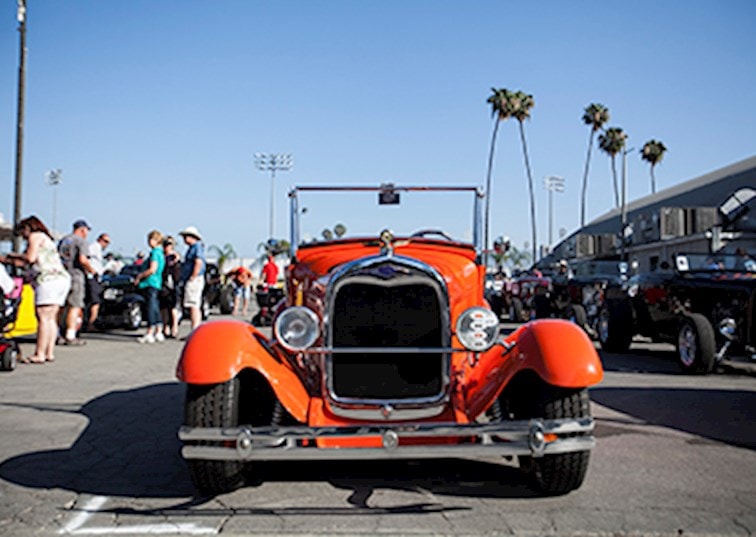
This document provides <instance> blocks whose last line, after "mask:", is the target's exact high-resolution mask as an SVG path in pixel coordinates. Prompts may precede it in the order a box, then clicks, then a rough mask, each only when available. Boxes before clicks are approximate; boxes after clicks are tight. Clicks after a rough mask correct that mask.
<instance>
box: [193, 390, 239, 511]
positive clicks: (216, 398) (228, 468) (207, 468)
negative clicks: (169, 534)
mask: <svg viewBox="0 0 756 537" xmlns="http://www.w3.org/2000/svg"><path fill="white" fill-rule="evenodd" d="M240 387H241V383H240V381H239V378H238V377H235V378H233V379H231V380H229V381H228V382H224V383H222V384H211V385H193V384H190V385H188V386H187V389H186V405H185V420H184V421H185V423H186V425H188V426H189V427H237V426H238V425H239V391H240ZM188 463H189V471H190V472H191V475H192V481H194V485H195V486H196V487H197V490H199V491H200V493H202V494H205V495H211V496H215V495H218V494H223V493H226V492H231V491H232V490H235V489H237V488H239V487H240V486H242V485H243V484H244V480H245V477H244V464H243V463H241V462H238V461H206V460H195V459H192V460H189V461H188Z"/></svg>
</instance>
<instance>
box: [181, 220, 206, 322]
mask: <svg viewBox="0 0 756 537" xmlns="http://www.w3.org/2000/svg"><path fill="white" fill-rule="evenodd" d="M179 235H181V236H182V237H183V239H184V242H185V243H186V245H187V246H188V247H189V250H187V252H186V255H185V256H184V262H183V263H182V264H181V284H182V286H183V288H184V298H183V306H184V307H185V308H186V309H188V310H189V320H190V321H191V323H192V330H194V329H195V328H197V327H198V326H199V324H200V323H201V322H202V310H201V309H200V308H201V306H202V292H203V291H204V290H205V263H206V262H205V247H204V245H203V244H202V235H200V233H199V231H198V230H197V228H196V227H194V226H189V227H187V228H186V229H183V230H182V231H181V232H179Z"/></svg>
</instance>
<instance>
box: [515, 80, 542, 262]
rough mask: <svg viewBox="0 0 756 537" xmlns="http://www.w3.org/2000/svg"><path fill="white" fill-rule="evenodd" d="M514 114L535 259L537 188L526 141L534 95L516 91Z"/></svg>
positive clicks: (536, 243) (534, 257)
mask: <svg viewBox="0 0 756 537" xmlns="http://www.w3.org/2000/svg"><path fill="white" fill-rule="evenodd" d="M509 103H510V108H511V113H512V116H513V117H514V118H515V119H516V120H517V122H518V123H519V124H520V141H521V142H522V155H523V158H524V159H525V171H526V172H527V174H528V189H529V190H530V227H531V233H532V239H533V260H534V261H535V259H536V248H537V247H538V240H537V236H538V234H537V233H536V207H535V190H534V188H533V174H532V173H531V171H530V159H529V158H528V144H527V142H526V141H525V126H524V122H525V120H526V119H530V111H531V110H532V109H533V107H534V106H535V101H534V100H533V96H532V95H528V94H527V93H523V92H522V91H517V92H515V93H514V94H513V95H512V96H511V97H510V100H509Z"/></svg>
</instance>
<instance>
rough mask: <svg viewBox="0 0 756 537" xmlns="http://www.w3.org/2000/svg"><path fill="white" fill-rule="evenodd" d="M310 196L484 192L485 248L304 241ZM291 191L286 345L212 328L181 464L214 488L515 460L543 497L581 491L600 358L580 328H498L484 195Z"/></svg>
mask: <svg viewBox="0 0 756 537" xmlns="http://www.w3.org/2000/svg"><path fill="white" fill-rule="evenodd" d="M311 191H315V192H326V193H328V195H329V196H335V195H336V194H337V193H339V192H341V191H349V192H354V191H360V192H364V191H368V192H378V193H379V201H380V202H381V203H396V202H398V201H399V194H400V193H402V194H404V195H412V196H414V195H415V193H416V192H454V193H456V194H458V195H460V193H463V194H465V195H470V194H472V197H473V198H474V203H473V208H474V225H473V237H474V239H473V243H472V244H470V243H469V241H468V242H463V241H457V240H454V239H452V238H451V237H450V236H449V235H447V234H446V233H445V232H443V231H441V230H439V229H424V230H421V231H418V232H415V233H410V234H407V235H401V236H399V235H397V236H395V235H394V234H393V233H391V232H390V231H388V230H384V231H382V232H380V233H379V234H377V235H373V236H367V237H358V238H339V239H336V240H328V241H325V242H316V243H308V244H301V243H300V236H299V233H300V231H299V214H300V208H299V203H300V201H299V197H300V195H302V194H303V193H305V192H311ZM409 193H412V194H409ZM289 197H290V202H291V264H290V265H289V267H288V268H287V270H286V295H285V298H284V299H283V300H282V302H281V303H279V305H278V307H277V308H276V310H275V316H274V322H273V330H272V337H270V338H268V337H266V336H265V335H263V333H262V332H261V331H259V330H258V329H256V328H255V327H253V326H252V325H251V324H248V323H245V322H242V321H237V320H217V321H211V322H208V323H205V324H203V325H201V326H199V327H198V328H197V329H196V330H195V331H194V332H193V333H192V334H191V336H190V338H189V339H188V341H187V343H186V345H185V347H184V349H183V352H182V354H181V358H180V361H179V363H178V367H177V376H178V378H179V379H180V380H182V381H183V382H185V383H186V384H187V391H186V404H185V423H184V425H183V426H182V427H181V428H180V431H179V438H180V439H181V440H182V442H183V444H184V446H183V449H182V455H183V457H184V458H185V459H187V460H188V463H189V468H190V471H191V474H192V478H193V480H194V483H195V485H196V486H197V488H198V489H199V490H200V491H201V492H202V493H204V494H219V493H223V492H227V491H230V490H232V489H234V488H236V487H238V486H241V485H243V484H244V481H245V478H246V477H248V476H249V473H250V471H254V464H255V463H257V462H259V461H265V460H282V459H298V460H305V459H306V460H321V459H357V458H359V459H378V458H381V459H383V458H405V459H418V458H445V457H477V456H491V455H495V456H510V457H511V456H517V457H518V462H519V465H520V467H521V468H522V469H523V470H524V471H525V472H526V473H527V474H528V475H529V476H530V477H531V478H532V482H533V484H534V485H535V487H537V489H538V490H540V491H541V492H542V493H544V494H548V495H556V494H565V493H567V492H569V491H571V490H573V489H576V488H577V487H579V486H580V485H581V483H582V482H583V479H584V477H585V473H586V469H587V466H588V457H589V451H590V449H591V448H592V447H593V445H594V438H593V436H592V431H593V427H594V424H593V419H592V418H591V415H590V408H589V403H590V401H589V398H588V390H587V388H588V386H591V385H594V384H597V383H598V382H600V381H601V379H602V376H603V370H602V367H601V363H600V361H599V358H598V355H597V354H596V351H595V349H594V347H593V344H592V343H591V342H590V340H589V339H588V337H587V336H586V335H585V333H584V332H583V330H581V329H580V328H579V327H578V326H576V325H575V324H573V323H570V322H568V321H563V320H557V319H544V320H538V321H533V322H530V323H528V324H525V325H523V326H520V327H519V328H518V329H517V330H516V331H515V332H513V333H511V334H509V335H507V336H506V337H505V336H502V335H501V334H500V332H499V319H498V316H497V315H496V314H495V313H494V312H492V311H491V309H490V307H489V305H488V304H487V303H486V301H485V299H484V298H483V292H484V276H485V263H484V261H485V259H484V254H485V252H484V242H485V239H483V238H482V237H481V229H482V225H481V223H482V221H483V215H482V211H481V207H482V201H483V197H484V195H483V193H482V192H481V191H480V190H478V189H476V188H474V187H469V188H468V187H398V186H394V185H381V186H380V187H354V188H350V187H296V188H294V189H292V190H291V192H290V194H289ZM421 212H422V211H421ZM436 216H438V215H436ZM441 216H442V217H443V216H448V215H441ZM485 218H488V215H485Z"/></svg>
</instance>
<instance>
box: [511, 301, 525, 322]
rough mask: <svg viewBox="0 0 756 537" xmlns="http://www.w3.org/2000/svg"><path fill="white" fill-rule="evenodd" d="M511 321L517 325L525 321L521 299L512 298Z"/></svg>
mask: <svg viewBox="0 0 756 537" xmlns="http://www.w3.org/2000/svg"><path fill="white" fill-rule="evenodd" d="M509 320H510V321H512V322H516V323H521V322H522V321H524V320H525V310H524V308H523V306H522V300H520V298H519V297H516V296H515V297H512V301H511V303H510V305H509Z"/></svg>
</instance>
